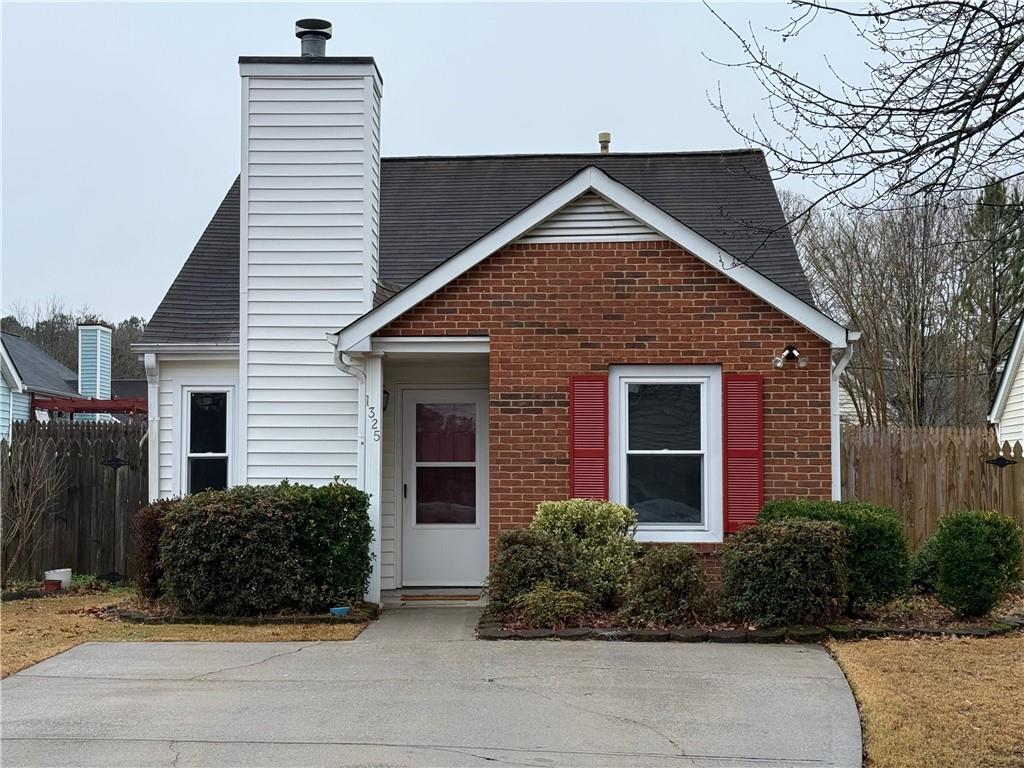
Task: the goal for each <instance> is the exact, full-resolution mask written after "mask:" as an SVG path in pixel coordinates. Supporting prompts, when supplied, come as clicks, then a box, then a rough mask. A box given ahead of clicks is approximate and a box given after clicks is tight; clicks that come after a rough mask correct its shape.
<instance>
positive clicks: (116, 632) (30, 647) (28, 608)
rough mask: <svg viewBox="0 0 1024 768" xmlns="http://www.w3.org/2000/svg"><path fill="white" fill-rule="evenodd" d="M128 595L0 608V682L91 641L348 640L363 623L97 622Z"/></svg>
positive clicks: (48, 600) (50, 599) (51, 599)
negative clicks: (98, 613) (101, 611)
mask: <svg viewBox="0 0 1024 768" xmlns="http://www.w3.org/2000/svg"><path fill="white" fill-rule="evenodd" d="M127 596H128V593H126V592H121V593H100V594H90V595H72V596H68V597H46V598H40V599H38V600H19V601H16V602H9V603H3V604H0V630H2V632H0V637H2V644H0V677H7V676H8V675H12V674H14V673H15V672H18V671H20V670H22V669H25V667H29V666H31V665H33V664H35V663H37V662H40V661H42V660H43V659H48V658H49V657H50V656H53V655H55V654H58V653H60V652H61V651H66V650H67V649H68V648H72V647H74V646H76V645H78V644H79V643H87V642H91V641H96V640H100V641H115V642H116V641H126V640H130V641H144V640H151V641H152V640H204V641H220V642H247V643H251V642H270V641H275V640H301V641H309V640H352V639H353V638H355V637H356V636H357V635H358V634H359V633H360V632H361V631H362V630H363V627H365V626H366V625H365V624H261V625H256V626H241V625H224V624H131V623H128V622H122V621H108V620H105V619H98V618H96V617H95V616H93V615H91V614H90V613H89V610H90V609H92V608H97V607H100V606H104V605H109V604H111V603H114V602H117V601H118V600H119V599H124V598H126V597H127Z"/></svg>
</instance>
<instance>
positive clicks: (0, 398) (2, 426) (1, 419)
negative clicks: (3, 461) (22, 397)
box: [0, 376, 11, 440]
mask: <svg viewBox="0 0 1024 768" xmlns="http://www.w3.org/2000/svg"><path fill="white" fill-rule="evenodd" d="M10 431H11V386H10V385H9V384H8V383H7V379H5V378H3V377H2V376H0V440H6V439H7V435H8V434H9V433H10Z"/></svg>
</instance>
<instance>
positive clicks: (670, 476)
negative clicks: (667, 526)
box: [626, 453, 704, 524]
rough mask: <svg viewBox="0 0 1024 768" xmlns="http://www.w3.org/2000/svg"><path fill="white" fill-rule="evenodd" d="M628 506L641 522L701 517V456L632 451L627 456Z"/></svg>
mask: <svg viewBox="0 0 1024 768" xmlns="http://www.w3.org/2000/svg"><path fill="white" fill-rule="evenodd" d="M626 461H627V465H628V466H627V471H628V473H629V477H628V484H629V490H628V495H629V501H628V504H629V506H630V507H632V508H633V509H635V510H636V515H637V519H638V520H639V522H641V523H687V524H694V523H700V522H701V521H702V520H703V515H702V514H701V507H702V506H703V503H702V501H703V498H704V493H703V488H702V486H703V482H704V468H703V464H704V457H703V456H692V455H691V456H681V455H678V454H677V455H672V454H669V455H665V454H657V453H641V454H636V453H634V454H631V455H629V456H627V457H626Z"/></svg>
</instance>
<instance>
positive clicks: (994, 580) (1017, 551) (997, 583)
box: [933, 511, 1021, 616]
mask: <svg viewBox="0 0 1024 768" xmlns="http://www.w3.org/2000/svg"><path fill="white" fill-rule="evenodd" d="M1020 537H1021V530H1020V526H1019V525H1017V523H1016V522H1015V521H1014V520H1013V519H1012V518H1009V517H1007V516H1006V515H1001V514H999V513H998V512H975V511H963V512H954V513H953V514H951V515H947V516H946V517H944V518H942V520H940V521H939V530H938V531H936V533H935V536H934V537H933V538H934V539H935V545H934V546H935V550H936V555H937V559H938V579H937V584H936V593H937V595H938V598H939V602H940V603H942V604H943V605H945V606H946V607H947V608H949V609H950V610H951V611H953V612H954V613H956V614H957V615H959V616H983V615H984V614H986V613H988V612H989V611H990V610H992V608H993V607H995V605H996V603H998V602H999V601H1000V600H1001V599H1002V598H1003V597H1004V596H1005V595H1006V593H1007V591H1008V590H1009V589H1010V587H1011V586H1012V585H1013V583H1014V582H1016V581H1018V580H1019V579H1020V565H1021V543H1020Z"/></svg>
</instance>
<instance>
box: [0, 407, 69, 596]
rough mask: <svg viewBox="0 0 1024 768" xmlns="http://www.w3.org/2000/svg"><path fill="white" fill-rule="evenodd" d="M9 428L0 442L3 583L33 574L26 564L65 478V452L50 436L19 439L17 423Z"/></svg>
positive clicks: (66, 470) (0, 518)
mask: <svg viewBox="0 0 1024 768" xmlns="http://www.w3.org/2000/svg"><path fill="white" fill-rule="evenodd" d="M12 429H13V432H12V439H11V440H10V442H7V441H3V442H0V453H2V456H0V465H2V471H0V477H2V482H3V492H2V494H0V503H2V504H3V509H2V510H0V524H2V535H0V542H2V553H3V570H2V574H0V575H2V578H3V581H4V582H5V583H6V582H7V581H8V579H10V578H13V577H26V576H30V575H32V574H31V572H30V570H29V565H30V564H31V563H32V561H33V560H34V558H35V555H36V552H37V550H38V549H39V545H40V536H41V531H42V518H43V515H46V514H53V512H54V510H53V506H54V502H55V501H56V500H57V499H58V498H59V497H60V495H61V493H62V492H63V490H64V487H65V485H66V484H67V481H68V460H67V456H66V454H64V453H62V452H60V451H58V450H57V449H56V447H55V444H54V441H53V440H52V439H51V440H37V439H18V435H17V431H18V429H19V425H14V426H13V427H12ZM35 575H37V576H38V574H35Z"/></svg>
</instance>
